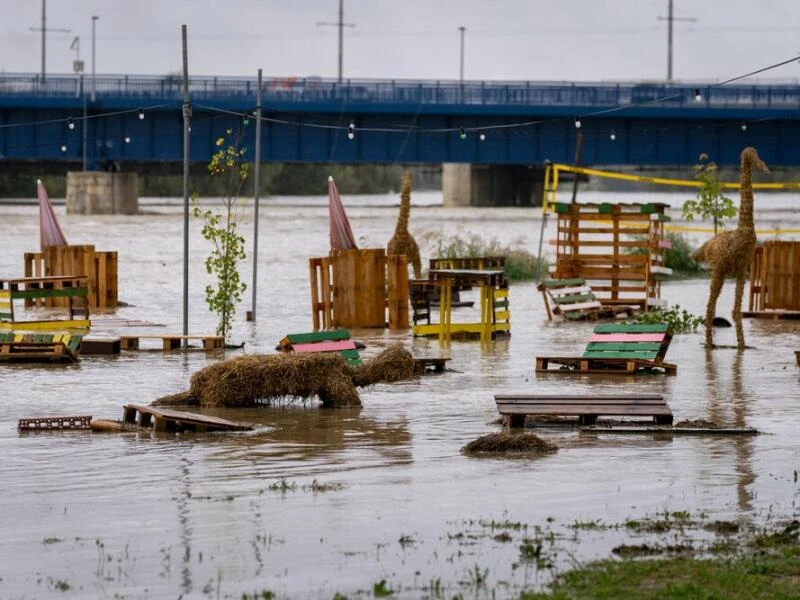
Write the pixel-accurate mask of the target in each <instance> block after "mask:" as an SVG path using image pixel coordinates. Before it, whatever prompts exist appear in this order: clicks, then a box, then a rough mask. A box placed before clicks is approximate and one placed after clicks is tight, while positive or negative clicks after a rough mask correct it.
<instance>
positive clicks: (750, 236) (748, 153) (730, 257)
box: [692, 147, 769, 350]
mask: <svg viewBox="0 0 800 600" xmlns="http://www.w3.org/2000/svg"><path fill="white" fill-rule="evenodd" d="M753 167H755V168H756V169H758V170H760V171H764V172H766V173H769V169H768V168H767V165H765V164H764V163H763V161H762V160H761V158H759V156H758V152H756V149H755V148H751V147H748V148H745V149H744V150H742V167H741V172H740V182H741V183H740V188H739V192H740V195H741V203H740V206H739V224H738V225H737V227H736V229H734V230H733V231H723V232H722V233H720V234H718V235H716V236H715V237H713V238H711V239H710V240H708V241H707V242H706V243H705V244H703V245H702V246H701V247H700V248H698V249H697V250H696V251H695V252H694V253H693V254H692V258H693V259H694V260H696V261H698V262H699V261H704V262H707V263H708V264H709V265H710V266H711V290H710V293H709V297H708V304H707V305H706V320H705V326H706V348H713V347H714V339H713V335H714V334H713V331H714V329H713V321H714V312H715V310H716V307H717V299H718V298H719V294H720V292H721V291H722V285H723V284H724V283H725V278H726V277H734V278H736V295H735V298H734V303H733V321H734V323H736V347H737V348H738V349H739V350H744V348H745V343H744V330H743V329H742V296H743V294H744V281H745V278H746V277H747V271H748V269H749V268H750V262H751V261H752V260H753V254H755V250H756V230H755V227H754V225H753Z"/></svg>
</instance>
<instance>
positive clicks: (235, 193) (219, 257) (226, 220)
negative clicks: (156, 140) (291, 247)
mask: <svg viewBox="0 0 800 600" xmlns="http://www.w3.org/2000/svg"><path fill="white" fill-rule="evenodd" d="M226 135H227V140H226V138H218V139H217V141H216V146H217V148H218V150H217V152H216V153H215V154H214V155H213V156H212V157H211V161H210V162H209V163H208V171H209V173H210V175H211V177H213V178H219V180H220V185H221V192H222V196H221V197H222V200H221V208H220V209H206V210H202V209H201V207H200V206H199V205H198V203H197V195H196V194H195V195H194V196H193V198H192V200H193V202H194V208H193V212H194V216H195V217H196V218H199V219H201V220H202V222H203V228H202V231H201V233H202V235H203V237H204V238H205V239H206V240H208V241H209V242H210V243H211V253H210V254H209V255H208V257H207V258H206V263H205V264H206V272H207V273H208V274H209V275H212V276H213V277H214V278H215V281H214V283H211V284H208V285H207V286H206V304H208V308H209V310H211V311H212V312H214V313H216V314H217V315H218V316H219V322H218V324H217V335H221V336H222V337H223V338H225V340H227V339H228V336H229V334H230V332H231V328H232V325H233V315H234V314H235V312H236V303H237V302H239V301H240V300H241V299H242V294H243V293H244V291H245V290H246V289H247V285H246V284H245V283H244V282H243V281H242V280H241V278H240V276H239V270H238V264H239V261H241V260H244V258H245V256H246V254H245V239H244V236H242V235H241V234H240V233H239V230H238V227H239V222H240V220H241V218H242V214H243V210H242V202H241V200H240V198H239V194H240V193H241V191H242V186H243V185H244V182H245V181H246V180H247V175H248V164H247V162H245V158H244V157H245V154H246V152H247V149H246V148H245V147H244V146H242V144H241V141H242V140H241V134H240V133H238V132H237V133H234V132H233V130H231V129H228V130H227V131H226Z"/></svg>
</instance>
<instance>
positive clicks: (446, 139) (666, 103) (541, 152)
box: [0, 75, 800, 166]
mask: <svg viewBox="0 0 800 600" xmlns="http://www.w3.org/2000/svg"><path fill="white" fill-rule="evenodd" d="M256 87H257V84H256V81H255V79H254V78H252V79H246V78H231V77H192V78H190V80H189V89H190V105H191V110H192V114H191V133H190V136H191V144H190V149H191V160H192V161H193V162H207V161H208V159H209V158H210V156H211V155H212V154H213V152H214V148H215V146H214V143H215V141H216V139H217V138H218V137H220V136H223V135H224V133H225V131H226V129H229V128H238V127H242V128H243V130H244V131H245V132H246V135H247V136H248V146H250V148H251V149H252V144H253V139H254V130H255V118H254V117H253V116H252V115H253V113H254V110H255V108H256ZM262 94H263V100H262V107H263V121H262V149H261V156H262V160H263V161H264V162H323V163H327V162H336V163H403V164H410V163H471V164H486V165H506V166H522V165H541V164H543V163H544V162H545V161H547V160H549V161H552V162H572V161H573V160H574V155H575V147H576V136H577V134H578V131H579V130H580V131H582V132H583V136H584V146H583V162H584V163H585V164H587V165H650V166H666V165H691V164H695V163H696V162H697V158H698V155H699V154H700V153H702V152H705V153H707V154H708V155H709V156H710V157H711V158H712V159H713V160H715V161H716V162H717V163H718V164H720V165H734V164H737V163H738V160H739V153H740V152H741V149H742V148H743V147H745V146H748V145H752V146H755V147H756V148H758V151H759V153H760V155H761V156H762V158H764V160H765V161H766V162H767V164H769V165H770V166H794V165H800V142H798V140H800V85H798V84H792V85H788V84H787V85H767V84H730V85H717V84H706V85H697V84H692V85H689V84H686V85H684V84H666V83H645V82H642V83H633V82H631V83H611V82H609V83H594V84H591V83H573V84H570V83H544V82H476V81H469V82H463V83H460V82H457V81H456V82H454V81H408V80H403V81H400V80H397V81H393V80H355V79H353V80H345V81H344V82H337V81H336V80H328V79H319V78H268V79H266V80H265V81H264V82H263V85H262ZM182 97H183V92H182V80H181V78H180V77H178V76H167V77H157V76H98V77H97V78H95V79H94V80H92V79H91V78H90V77H88V76H87V77H85V78H84V79H83V80H81V79H80V78H78V77H76V76H64V75H60V76H59V75H56V76H48V77H47V79H46V80H41V79H40V78H39V76H38V75H0V158H1V159H2V162H5V163H6V164H13V163H15V162H17V161H46V162H57V161H64V162H70V163H74V162H75V161H80V160H81V159H84V158H85V159H86V160H88V162H89V164H90V165H92V166H95V165H100V166H102V165H103V164H104V163H106V162H109V161H116V162H119V163H125V162H135V163H139V164H142V163H144V164H146V163H151V162H155V161H157V162H176V161H181V160H182V158H183V133H182V128H183V117H182ZM245 116H247V118H244V117H245ZM578 125H579V127H578ZM250 156H252V154H251V155H250Z"/></svg>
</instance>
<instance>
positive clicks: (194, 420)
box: [122, 404, 252, 431]
mask: <svg viewBox="0 0 800 600" xmlns="http://www.w3.org/2000/svg"><path fill="white" fill-rule="evenodd" d="M122 410H123V420H124V421H127V422H133V421H135V420H136V416H135V415H136V413H137V412H138V413H139V415H145V414H146V415H150V416H151V417H152V418H154V419H155V421H156V423H155V427H156V429H159V423H158V421H160V420H171V421H176V422H179V423H182V424H187V425H195V426H198V425H199V426H205V427H207V428H209V430H210V429H212V428H214V429H224V430H230V431H248V430H250V429H252V427H251V426H250V425H244V424H241V423H234V422H233V421H228V420H227V419H222V418H219V417H212V416H210V415H201V414H198V413H191V412H186V411H180V410H170V409H165V408H160V407H153V406H142V405H140V404H126V405H125V406H123V407H122ZM140 418H141V417H140Z"/></svg>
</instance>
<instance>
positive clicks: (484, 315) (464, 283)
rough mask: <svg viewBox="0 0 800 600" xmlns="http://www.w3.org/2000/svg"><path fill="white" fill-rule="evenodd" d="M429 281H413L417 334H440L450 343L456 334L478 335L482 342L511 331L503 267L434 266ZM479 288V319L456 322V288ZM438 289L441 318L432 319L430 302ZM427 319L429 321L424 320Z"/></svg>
mask: <svg viewBox="0 0 800 600" xmlns="http://www.w3.org/2000/svg"><path fill="white" fill-rule="evenodd" d="M428 277H429V280H428V281H427V283H421V282H417V281H415V282H414V283H413V284H412V288H411V289H412V299H411V304H412V307H413V315H414V317H413V318H414V326H413V328H412V333H413V334H414V335H415V336H433V335H435V336H438V337H439V343H440V344H445V345H446V344H449V343H450V340H451V338H452V336H453V335H459V336H476V335H477V336H478V337H479V338H480V340H481V343H488V342H489V341H491V340H492V339H493V338H495V337H497V336H500V335H506V334H509V333H510V332H511V312H510V311H509V304H508V281H507V280H506V278H505V275H504V274H503V271H498V270H478V269H435V270H431V271H429V272H428ZM466 287H476V288H479V294H480V311H481V313H480V321H479V322H478V323H453V322H452V298H453V290H458V289H464V288H466ZM437 289H438V291H439V322H438V323H431V318H430V316H431V310H430V304H431V299H432V298H433V292H434V291H435V290H437ZM423 319H425V320H427V323H421V321H422V320H423Z"/></svg>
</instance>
